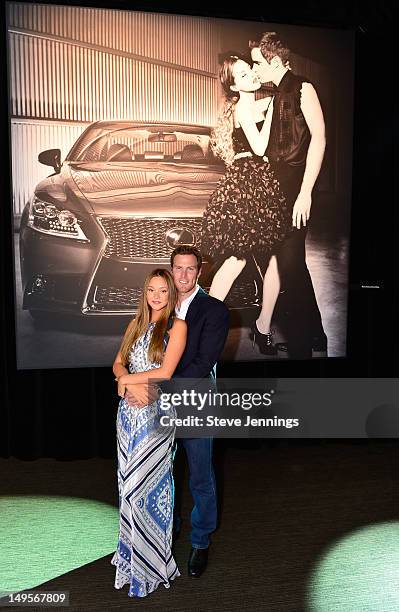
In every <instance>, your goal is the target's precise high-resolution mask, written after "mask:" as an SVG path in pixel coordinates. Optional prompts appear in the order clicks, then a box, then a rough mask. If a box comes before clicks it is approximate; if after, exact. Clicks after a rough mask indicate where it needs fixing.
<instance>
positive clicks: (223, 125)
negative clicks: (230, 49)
mask: <svg viewBox="0 0 399 612" xmlns="http://www.w3.org/2000/svg"><path fill="white" fill-rule="evenodd" d="M239 59H240V58H239V57H238V56H237V55H229V56H228V57H226V58H225V60H224V62H223V64H222V66H221V68H220V72H219V79H220V83H221V85H222V87H223V90H224V95H225V100H224V104H223V106H222V109H221V111H220V113H219V116H218V120H217V124H216V126H215V127H214V129H213V130H212V134H211V141H210V142H211V147H212V151H213V152H214V154H215V155H217V156H218V157H220V158H221V159H222V160H223V161H224V163H225V164H226V165H227V166H229V165H230V164H231V163H232V162H233V159H234V155H235V152H234V148H233V138H232V136H233V128H234V108H235V105H236V104H237V102H238V100H239V99H240V96H239V94H238V93H237V92H234V91H232V90H231V89H230V86H231V85H234V83H235V81H234V76H233V68H234V64H235V63H236V62H237V61H238V60H239Z"/></svg>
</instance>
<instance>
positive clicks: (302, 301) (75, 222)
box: [7, 2, 354, 369]
mask: <svg viewBox="0 0 399 612" xmlns="http://www.w3.org/2000/svg"><path fill="white" fill-rule="evenodd" d="M7 28H8V93H9V115H10V155H11V160H12V164H11V171H12V196H13V198H12V202H10V206H12V210H13V218H14V258H15V261H14V263H15V268H14V269H15V296H16V299H15V304H16V339H17V364H18V368H19V369H31V368H54V367H61V368H63V367H81V366H83V367H84V366H87V367H89V366H90V367H92V366H109V365H110V364H111V363H112V362H113V360H114V357H115V354H116V352H117V351H118V348H119V345H120V341H121V336H122V334H123V332H124V330H125V329H126V325H127V323H128V322H129V320H130V319H131V318H132V317H133V316H134V314H135V311H136V309H137V307H138V303H139V299H140V296H141V292H142V288H143V284H144V279H145V278H146V277H147V275H148V273H149V272H151V271H152V270H153V269H155V268H167V269H170V257H171V253H172V252H173V250H174V249H175V248H176V247H179V246H183V247H185V246H187V247H196V248H197V249H199V251H200V252H201V254H202V257H203V265H202V269H201V274H200V276H199V279H198V282H199V284H200V286H201V287H202V288H203V289H205V290H206V291H207V292H208V293H210V295H212V296H213V297H216V298H218V299H220V300H222V301H224V302H225V304H226V305H227V307H228V308H229V310H230V315H231V317H230V330H229V335H228V339H227V342H226V345H225V348H224V351H223V354H222V357H221V359H222V360H226V361H255V360H280V359H317V358H330V357H345V356H346V336H347V291H348V260H349V230H350V201H351V200H350V199H351V174H352V128H353V73H354V65H353V62H354V57H353V42H354V41H353V34H352V33H351V32H346V31H341V30H333V29H328V30H327V29H321V28H308V27H302V26H289V25H285V24H271V23H270V24H268V23H263V22H262V23H260V22H254V21H239V20H228V19H219V18H210V17H201V16H198V17H192V16H184V15H169V14H161V13H159V14H158V13H144V12H134V11H120V10H118V11H116V10H112V9H96V8H83V7H76V6H62V5H59V6H57V5H39V4H35V5H33V4H22V3H12V2H11V3H8V5H7Z"/></svg>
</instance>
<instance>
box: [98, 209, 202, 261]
mask: <svg viewBox="0 0 399 612" xmlns="http://www.w3.org/2000/svg"><path fill="white" fill-rule="evenodd" d="M99 221H100V223H101V225H102V226H103V228H104V230H105V231H106V232H107V234H108V236H109V242H108V244H107V247H106V250H105V253H104V255H103V256H104V257H108V258H109V257H113V258H118V259H128V260H129V259H136V258H143V259H159V258H169V257H170V254H171V252H172V250H173V248H174V247H173V246H170V245H168V244H167V242H166V232H167V231H168V230H171V229H176V228H181V229H185V230H189V231H190V232H191V233H192V234H193V235H194V238H195V244H196V245H197V246H198V245H199V242H200V235H201V225H202V217H191V218H181V219H179V218H174V219H168V218H166V219H148V218H147V219H140V218H133V219H132V218H129V219H126V218H117V217H101V218H100V219H99ZM175 246H177V244H176V245H175Z"/></svg>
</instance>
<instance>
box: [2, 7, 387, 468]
mask: <svg viewBox="0 0 399 612" xmlns="http://www.w3.org/2000/svg"><path fill="white" fill-rule="evenodd" d="M41 4H44V3H43V2H41ZM54 4H55V3H54ZM64 4H76V5H80V6H91V7H104V8H114V9H126V10H147V11H150V10H151V11H160V12H169V13H180V14H190V15H205V16H210V17H222V18H230V19H231V18H233V19H234V18H237V19H248V20H253V21H260V22H262V21H264V22H267V23H270V22H275V23H276V29H277V30H278V23H287V24H292V25H307V26H312V25H313V26H320V27H331V28H339V29H345V30H351V31H354V32H355V38H356V49H355V101H354V150H353V160H354V163H353V194H352V218H351V237H350V240H351V243H350V244H351V254H350V276H349V282H350V291H349V313H348V344H347V348H348V357H347V358H343V359H327V360H313V361H304V362H295V361H291V360H287V361H283V362H281V361H280V362H273V363H271V362H263V363H243V364H239V363H229V364H220V365H219V369H218V375H219V376H220V377H223V376H224V377H234V376H236V375H238V374H239V376H240V377H241V378H243V377H245V376H247V377H252V376H256V377H261V376H267V377H268V378H270V377H396V376H398V370H399V351H398V345H397V338H398V321H397V319H398V311H399V304H398V276H399V274H398V272H399V252H398V251H399V248H398V241H397V236H398V216H399V215H398V194H397V187H396V180H397V178H396V176H397V168H398V155H397V153H396V146H395V145H397V142H398V114H397V111H396V108H397V99H396V97H395V96H394V93H393V89H394V79H395V75H396V70H397V66H396V55H397V46H396V32H395V31H394V27H395V25H394V24H396V20H395V19H394V10H393V2H378V3H377V2H374V3H367V2H366V3H362V4H360V3H354V4H352V5H348V6H345V5H344V3H342V4H339V3H338V4H337V3H334V4H331V5H324V4H319V3H317V2H310V1H303V2H301V3H294V2H292V3H291V2H285V3H284V4H279V5H275V4H272V3H264V7H265V9H264V13H262V12H261V10H260V8H259V5H257V6H256V7H254V6H252V5H251V4H247V5H246V6H244V5H243V6H241V7H239V6H237V7H235V8H233V7H232V6H229V7H228V8H227V7H226V8H216V7H212V6H211V3H210V2H209V0H208V2H206V3H204V2H190V3H189V6H183V4H182V3H178V4H176V3H173V7H170V6H169V5H167V4H166V3H164V2H154V1H151V2H148V3H144V2H141V3H140V2H138V3H133V2H130V1H124V2H123V1H116V2H112V3H111V2H101V1H100V0H96V1H95V2H90V1H89V0H87V1H86V2H84V3H81V2H64ZM187 4H188V3H187ZM2 21H3V23H2V33H1V53H0V57H1V63H2V66H1V74H2V84H3V86H2V89H1V95H0V103H1V121H2V124H3V128H4V129H3V133H5V134H6V135H7V133H8V129H9V128H8V107H7V86H6V56H7V53H6V35H5V32H6V30H5V14H4V12H3V14H2ZM306 44H307V41H306V40H301V41H297V43H296V45H297V47H296V49H295V50H296V51H297V52H298V53H301V54H303V55H306V54H307V53H308V50H307V49H306ZM299 46H302V48H299ZM6 144H7V143H6V142H5V143H4V142H3V151H4V152H5V155H4V157H3V163H2V172H1V177H2V180H3V186H2V206H1V207H0V211H1V212H0V214H1V219H0V231H1V266H0V269H1V287H2V291H1V295H0V304H1V305H0V309H1V333H2V342H1V352H2V355H1V369H2V375H3V376H2V380H3V382H2V385H1V400H0V401H1V403H0V406H1V408H0V410H1V416H0V455H1V456H3V457H9V456H15V457H18V458H21V459H34V458H38V457H55V458H58V459H67V458H87V457H94V456H100V457H111V456H113V455H114V453H115V449H114V446H115V443H114V433H115V415H116V410H115V409H116V403H117V398H116V393H115V386H114V385H115V383H114V380H113V375H112V372H111V370H110V369H109V368H97V369H93V368H85V369H66V370H30V371H17V370H16V355H15V326H14V303H13V300H14V297H13V296H14V286H13V283H14V280H13V258H12V231H11V215H12V212H11V211H12V207H11V206H10V205H9V202H10V198H11V187H10V172H9V169H10V158H9V152H8V147H7V146H5V145H6ZM362 284H363V285H379V286H380V287H381V288H380V289H362V288H361V285H362ZM393 435H398V432H396V434H393ZM302 443H306V441H302Z"/></svg>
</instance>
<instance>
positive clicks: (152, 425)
mask: <svg viewBox="0 0 399 612" xmlns="http://www.w3.org/2000/svg"><path fill="white" fill-rule="evenodd" d="M154 325H155V323H150V325H149V327H148V329H147V331H146V333H145V334H144V335H143V336H141V337H140V338H139V339H138V340H137V341H136V342H135V344H134V346H133V348H132V351H131V353H130V359H129V372H130V373H131V374H132V373H134V372H145V371H147V370H151V369H153V368H156V367H159V364H158V363H151V362H150V361H149V360H148V347H149V344H150V339H151V334H152V331H153V329H154ZM172 410H173V409H172ZM165 414H168V415H169V416H170V417H171V416H175V413H173V414H172V413H171V412H170V410H169V411H168V412H167V413H166V412H165V411H164V410H162V409H161V407H160V402H159V401H156V402H154V403H153V404H151V405H149V406H146V407H145V408H142V409H137V408H133V407H130V406H129V404H128V403H127V401H126V400H125V399H123V398H122V399H121V401H120V402H119V407H118V416H117V443H118V489H119V511H120V521H119V541H118V548H117V551H116V552H115V554H114V556H113V558H112V561H111V563H113V565H115V566H116V577H115V588H117V589H120V588H121V587H123V585H125V584H129V596H130V597H145V596H146V595H148V594H149V593H152V591H154V590H155V589H156V588H157V587H158V586H159V585H160V584H163V585H164V586H165V587H166V588H169V586H170V580H173V579H174V578H176V576H179V575H180V574H179V570H178V568H177V565H176V562H175V560H174V558H173V556H172V552H171V544H172V527H173V497H174V488H173V476H172V461H173V453H172V447H173V442H174V435H175V428H174V427H170V426H161V423H160V418H161V416H162V415H165ZM167 420H169V419H167Z"/></svg>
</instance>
